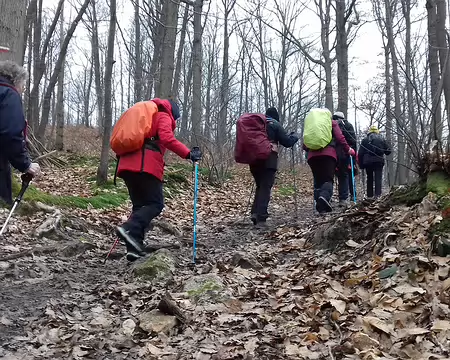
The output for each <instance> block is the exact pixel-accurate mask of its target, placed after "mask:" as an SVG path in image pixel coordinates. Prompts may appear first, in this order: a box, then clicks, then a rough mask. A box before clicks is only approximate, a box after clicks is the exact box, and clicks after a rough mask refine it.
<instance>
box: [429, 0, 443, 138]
mask: <svg viewBox="0 0 450 360" xmlns="http://www.w3.org/2000/svg"><path fill="white" fill-rule="evenodd" d="M426 8H427V14H428V16H427V18H428V59H429V60H428V63H429V67H430V87H431V99H432V102H431V104H432V110H431V111H432V121H431V139H432V140H438V141H441V140H442V116H441V93H440V90H439V82H440V78H441V77H440V72H439V56H438V50H437V49H438V41H437V10H436V2H435V0H427V2H426Z"/></svg>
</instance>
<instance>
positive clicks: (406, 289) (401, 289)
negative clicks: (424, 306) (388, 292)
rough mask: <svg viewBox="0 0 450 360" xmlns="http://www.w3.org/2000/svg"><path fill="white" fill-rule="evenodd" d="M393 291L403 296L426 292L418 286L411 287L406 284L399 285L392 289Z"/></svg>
mask: <svg viewBox="0 0 450 360" xmlns="http://www.w3.org/2000/svg"><path fill="white" fill-rule="evenodd" d="M394 291H395V292H396V293H397V294H400V295H404V294H414V293H418V294H421V295H423V294H425V293H426V292H427V291H426V290H425V289H423V288H421V287H418V286H411V285H408V284H403V285H399V286H397V287H395V288H394Z"/></svg>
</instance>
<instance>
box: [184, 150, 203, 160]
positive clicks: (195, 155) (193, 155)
mask: <svg viewBox="0 0 450 360" xmlns="http://www.w3.org/2000/svg"><path fill="white" fill-rule="evenodd" d="M186 159H188V160H191V161H192V162H197V161H200V160H201V159H202V152H201V151H200V148H199V147H197V146H194V147H193V148H192V150H191V152H190V153H189V154H188V156H187V157H186Z"/></svg>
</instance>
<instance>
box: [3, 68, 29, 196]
mask: <svg viewBox="0 0 450 360" xmlns="http://www.w3.org/2000/svg"><path fill="white" fill-rule="evenodd" d="M26 126H27V123H26V121H25V116H24V112H23V105H22V98H21V96H20V94H19V93H18V92H17V91H16V90H15V88H14V86H13V84H12V83H11V81H9V80H8V79H6V78H4V77H0V198H1V199H3V200H4V201H6V202H7V203H8V204H11V203H12V195H11V168H10V164H11V165H12V166H13V167H14V168H15V169H17V170H18V171H20V172H25V171H27V170H28V168H29V166H30V164H31V161H30V157H29V155H28V151H27V148H26V141H25V134H26Z"/></svg>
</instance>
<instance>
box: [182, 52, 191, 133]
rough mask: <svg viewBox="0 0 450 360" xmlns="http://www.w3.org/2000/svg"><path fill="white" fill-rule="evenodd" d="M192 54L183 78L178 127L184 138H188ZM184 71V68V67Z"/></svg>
mask: <svg viewBox="0 0 450 360" xmlns="http://www.w3.org/2000/svg"><path fill="white" fill-rule="evenodd" d="M192 61H193V59H192V54H191V56H190V57H189V64H188V65H187V66H188V71H187V75H186V76H185V79H184V91H183V113H182V114H181V127H180V134H181V137H182V138H183V139H185V140H188V138H189V136H188V122H189V107H188V104H189V98H190V93H191V87H192V86H191V85H192V73H193V66H192ZM185 71H186V69H185Z"/></svg>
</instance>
